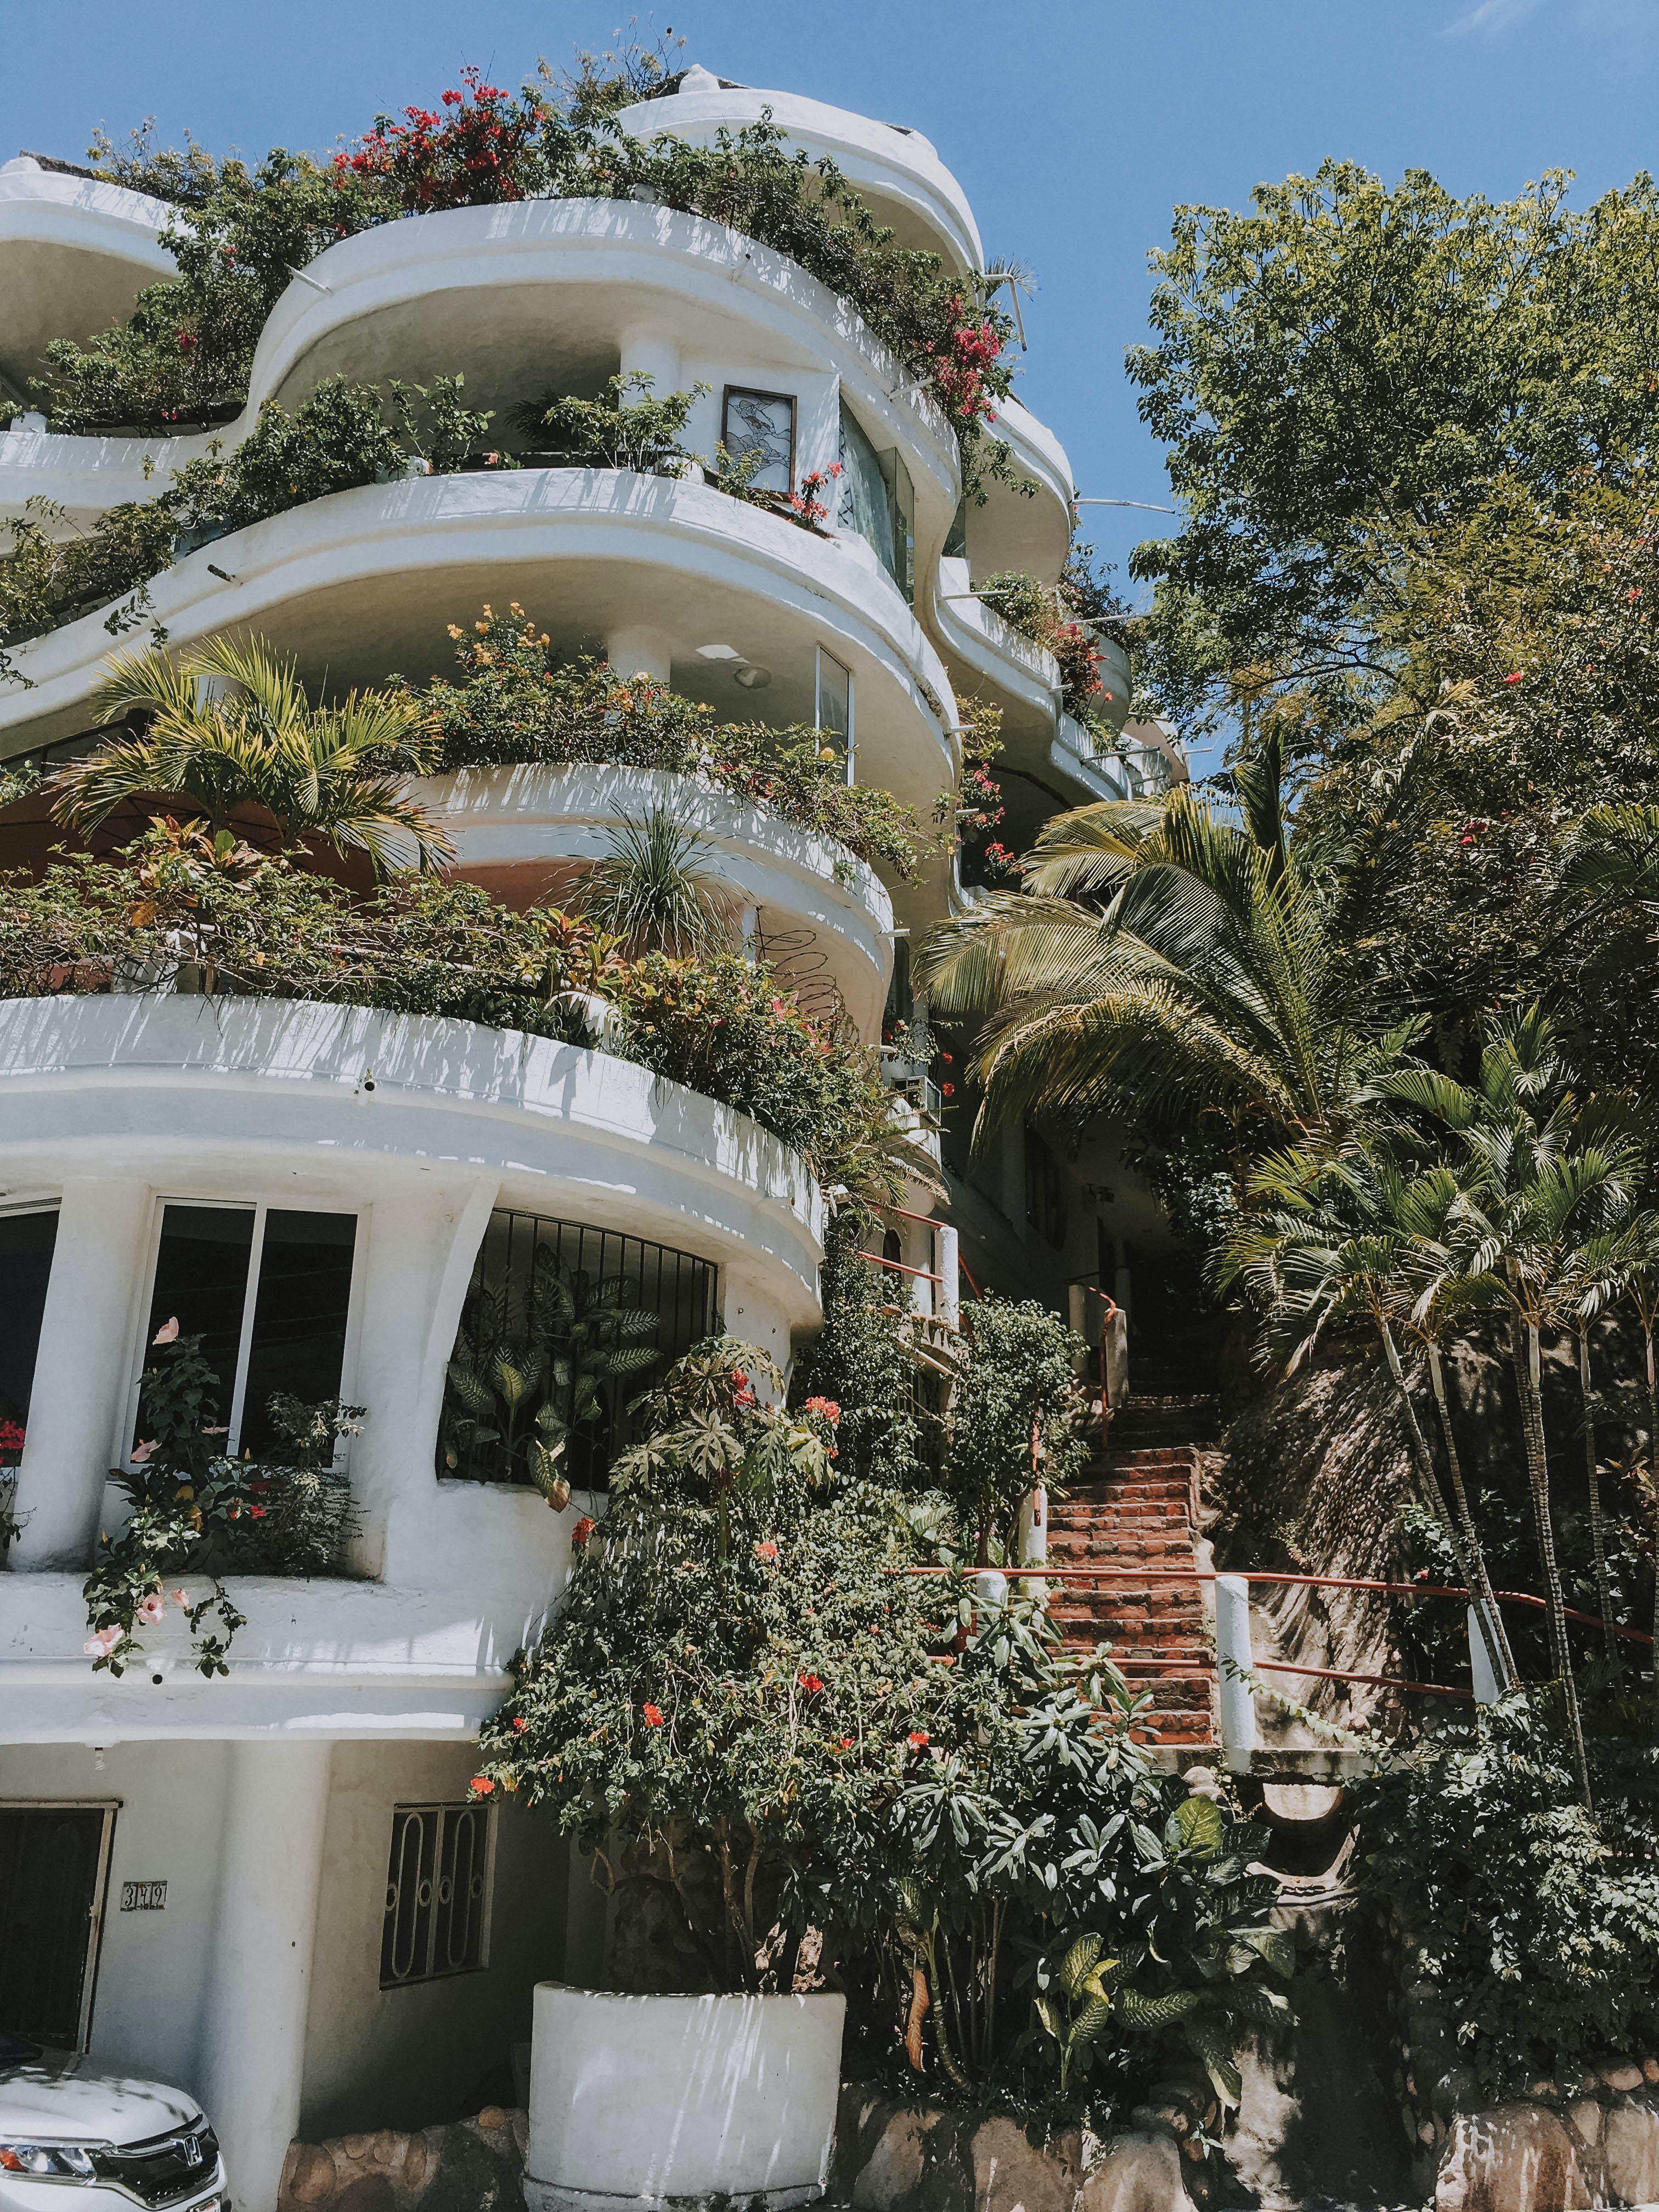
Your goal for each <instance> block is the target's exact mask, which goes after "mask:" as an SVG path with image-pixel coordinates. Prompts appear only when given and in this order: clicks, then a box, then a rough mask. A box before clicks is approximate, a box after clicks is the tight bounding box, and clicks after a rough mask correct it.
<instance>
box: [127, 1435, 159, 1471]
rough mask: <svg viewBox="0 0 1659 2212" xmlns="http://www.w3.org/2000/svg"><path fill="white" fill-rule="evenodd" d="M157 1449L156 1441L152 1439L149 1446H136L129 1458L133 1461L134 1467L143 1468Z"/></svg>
mask: <svg viewBox="0 0 1659 2212" xmlns="http://www.w3.org/2000/svg"><path fill="white" fill-rule="evenodd" d="M154 1450H155V1437H151V1439H150V1441H149V1443H147V1444H134V1446H133V1448H132V1449H131V1453H130V1454H129V1455H128V1456H129V1457H130V1459H131V1462H132V1464H133V1465H134V1467H142V1466H143V1463H144V1462H145V1461H146V1460H147V1459H148V1458H149V1455H150V1454H151V1453H152V1452H153V1451H154Z"/></svg>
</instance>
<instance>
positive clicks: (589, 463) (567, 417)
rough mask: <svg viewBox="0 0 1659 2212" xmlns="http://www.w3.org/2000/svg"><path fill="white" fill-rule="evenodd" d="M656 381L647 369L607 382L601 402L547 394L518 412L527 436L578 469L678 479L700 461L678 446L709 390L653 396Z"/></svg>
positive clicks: (699, 386) (698, 387) (695, 388)
mask: <svg viewBox="0 0 1659 2212" xmlns="http://www.w3.org/2000/svg"><path fill="white" fill-rule="evenodd" d="M654 388H655V380H654V379H653V378H652V377H649V376H647V374H645V371H644V370H643V369H638V368H636V369H632V370H630V371H629V374H627V375H626V376H613V377H611V378H609V379H607V380H606V383H605V392H604V395H603V397H602V398H598V399H572V398H567V397H565V396H564V395H562V394H561V393H558V392H547V393H544V395H543V397H542V398H540V399H538V400H535V401H533V402H532V404H530V405H529V406H527V407H521V408H520V410H518V414H517V416H516V417H515V420H516V421H517V422H518V426H519V428H520V429H521V430H522V431H523V432H524V434H525V435H526V437H529V438H532V439H533V440H535V441H536V442H537V445H538V447H544V448H545V449H546V450H547V451H548V452H550V453H553V454H556V456H557V457H558V459H560V460H562V461H564V462H567V463H568V464H569V465H571V466H573V467H576V468H598V469H632V470H634V471H636V472H637V473H638V474H639V475H641V476H657V477H680V476H684V473H685V471H686V470H687V468H688V467H690V464H691V463H692V461H693V460H694V459H696V455H695V454H693V453H689V452H688V451H687V450H686V448H685V447H684V446H682V445H681V444H680V442H679V437H680V433H681V431H682V430H684V428H685V425H686V421H687V418H688V417H689V416H690V412H691V410H692V408H693V407H694V406H695V405H696V402H697V401H698V400H699V399H700V398H702V397H703V395H704V394H705V393H706V392H708V390H709V388H710V387H709V386H708V385H706V384H696V385H693V386H692V387H691V389H690V392H670V393H669V394H668V396H667V398H665V399H653V398H652V397H651V394H652V392H653V390H654Z"/></svg>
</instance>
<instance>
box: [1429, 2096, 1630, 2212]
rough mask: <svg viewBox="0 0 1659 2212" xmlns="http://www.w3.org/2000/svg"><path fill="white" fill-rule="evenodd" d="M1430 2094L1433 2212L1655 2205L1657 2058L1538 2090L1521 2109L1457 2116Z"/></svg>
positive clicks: (1445, 2100)
mask: <svg viewBox="0 0 1659 2212" xmlns="http://www.w3.org/2000/svg"><path fill="white" fill-rule="evenodd" d="M1462 2087H1463V2085H1462V2083H1461V2082H1460V2081H1458V2080H1457V2079H1456V2078H1455V2076H1448V2077H1446V2078H1445V2079H1444V2080H1443V2081H1441V2082H1440V2083H1437V2085H1436V2089H1435V2095H1434V2101H1435V2104H1436V2106H1437V2108H1438V2109H1437V2112H1436V2114H1435V2124H1436V2128H1437V2132H1438V2133H1439V2134H1440V2135H1441V2136H1442V2137H1443V2146H1444V2147H1443V2149H1442V2150H1441V2153H1440V2157H1439V2162H1438V2167H1437V2172H1435V2174H1434V2177H1433V2181H1434V2203H1435V2212H1584V2209H1585V2208H1588V2207H1590V2206H1594V2205H1612V2204H1653V2203H1659V2059H1655V2058H1643V2059H1637V2058H1628V2059H1623V2060H1620V2061H1619V2062H1618V2063H1614V2064H1613V2065H1609V2066H1603V2067H1601V2069H1599V2070H1598V2071H1597V2072H1596V2073H1594V2074H1585V2075H1581V2076H1580V2077H1579V2078H1578V2079H1577V2081H1572V2082H1564V2083H1557V2082H1554V2081H1537V2082H1534V2083H1533V2084H1532V2087H1531V2092H1530V2094H1529V2095H1528V2098H1527V2099H1526V2100H1524V2101H1521V2100H1517V2101H1516V2102H1515V2103H1513V2104H1508V2105H1497V2106H1487V2107H1485V2108H1480V2109H1474V2110H1465V2109H1461V2108H1460V2099H1459V2093H1460V2091H1461V2090H1462Z"/></svg>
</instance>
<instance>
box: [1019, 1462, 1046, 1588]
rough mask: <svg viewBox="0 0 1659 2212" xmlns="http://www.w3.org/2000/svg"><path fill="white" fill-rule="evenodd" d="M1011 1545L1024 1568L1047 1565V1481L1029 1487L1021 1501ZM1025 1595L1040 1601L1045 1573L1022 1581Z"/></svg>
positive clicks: (1044, 1584)
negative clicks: (1032, 1487)
mask: <svg viewBox="0 0 1659 2212" xmlns="http://www.w3.org/2000/svg"><path fill="white" fill-rule="evenodd" d="M1014 1548H1015V1550H1016V1552H1017V1553H1018V1555H1019V1563H1020V1565H1022V1566H1023V1567H1041V1566H1046V1565H1048V1486H1047V1485H1046V1484H1043V1483H1038V1484H1037V1485H1036V1487H1035V1488H1034V1489H1031V1490H1028V1491H1027V1492H1026V1493H1025V1495H1024V1498H1023V1499H1022V1500H1021V1501H1020V1508H1019V1519H1018V1522H1017V1523H1016V1524H1015V1530H1014ZM1024 1591H1025V1595H1026V1596H1027V1597H1029V1598H1030V1599H1032V1600H1034V1601H1036V1602H1038V1603H1041V1602H1042V1601H1045V1600H1046V1599H1047V1597H1048V1579H1047V1577H1045V1576H1041V1575H1033V1576H1030V1577H1028V1578H1027V1579H1026V1581H1025V1583H1024Z"/></svg>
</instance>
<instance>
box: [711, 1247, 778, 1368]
mask: <svg viewBox="0 0 1659 2212" xmlns="http://www.w3.org/2000/svg"><path fill="white" fill-rule="evenodd" d="M723 1272H724V1279H723V1281H722V1283H721V1285H720V1290H721V1300H720V1304H721V1310H722V1312H723V1313H724V1314H725V1316H726V1334H727V1335H728V1336H735V1337H736V1338H737V1339H738V1341H739V1342H740V1343H743V1344H752V1345H753V1346H755V1347H756V1349H757V1351H760V1352H770V1353H771V1355H772V1357H773V1358H774V1359H775V1360H776V1361H777V1363H778V1365H779V1367H780V1368H781V1370H783V1373H784V1376H786V1378H787V1376H788V1373H789V1320H788V1316H787V1315H786V1314H785V1312H784V1310H783V1308H782V1307H781V1305H780V1304H779V1303H778V1301H777V1299H776V1298H775V1297H773V1295H772V1293H771V1292H770V1291H769V1290H767V1289H765V1288H763V1285H761V1284H760V1283H758V1282H757V1281H756V1279H754V1277H753V1276H752V1275H750V1274H747V1273H744V1272H742V1271H741V1270H739V1269H738V1268H736V1267H727V1268H726V1269H725V1270H724V1271H723ZM763 1395H766V1394H764V1393H763Z"/></svg>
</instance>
